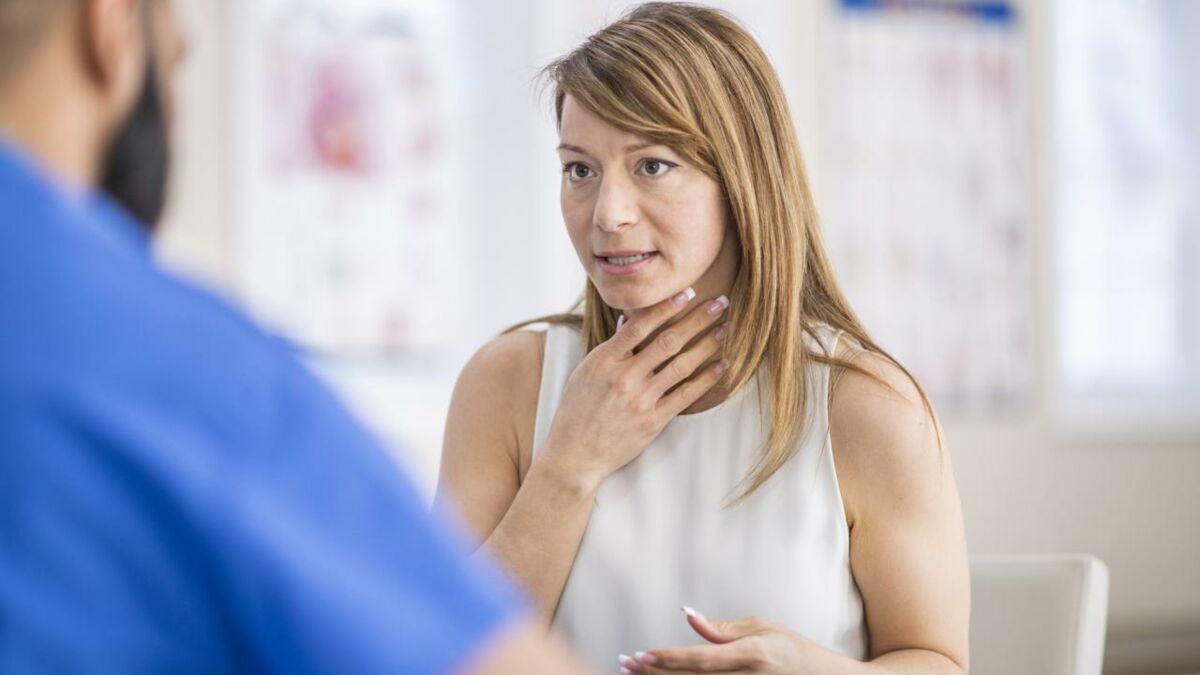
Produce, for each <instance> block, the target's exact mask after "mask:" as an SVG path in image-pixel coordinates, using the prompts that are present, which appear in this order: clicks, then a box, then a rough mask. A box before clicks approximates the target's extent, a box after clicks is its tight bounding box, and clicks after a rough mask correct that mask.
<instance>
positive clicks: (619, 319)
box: [617, 314, 625, 330]
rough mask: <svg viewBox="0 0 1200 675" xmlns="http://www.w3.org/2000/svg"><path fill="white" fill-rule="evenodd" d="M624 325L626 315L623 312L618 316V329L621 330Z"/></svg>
mask: <svg viewBox="0 0 1200 675" xmlns="http://www.w3.org/2000/svg"><path fill="white" fill-rule="evenodd" d="M624 325H625V315H624V314H622V315H621V316H618V317H617V330H621V326H624Z"/></svg>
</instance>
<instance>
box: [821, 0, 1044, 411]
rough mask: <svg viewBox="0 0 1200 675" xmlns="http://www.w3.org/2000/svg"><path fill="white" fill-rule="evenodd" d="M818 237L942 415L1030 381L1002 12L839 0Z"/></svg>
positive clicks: (1025, 160) (983, 5)
mask: <svg viewBox="0 0 1200 675" xmlns="http://www.w3.org/2000/svg"><path fill="white" fill-rule="evenodd" d="M829 20H830V22H831V27H830V30H829V31H828V40H829V50H828V58H829V64H828V65H829V68H828V73H827V77H826V78H825V80H824V82H825V84H824V85H823V89H824V90H825V93H826V95H827V97H828V108H827V110H828V113H827V114H828V127H829V134H828V143H829V146H828V147H826V148H823V153H822V155H823V157H824V158H825V160H826V162H825V163H826V166H825V168H826V169H827V173H828V177H827V180H826V181H825V183H826V185H825V188H826V189H825V190H824V193H823V194H822V195H819V196H820V197H822V198H823V199H822V201H820V202H819V203H818V206H819V207H820V210H821V212H822V216H823V223H824V233H825V236H826V239H827V242H828V245H829V248H830V251H831V255H832V257H833V259H834V264H835V266H836V269H837V272H838V274H839V277H840V279H841V281H842V283H843V285H844V289H845V290H846V292H847V294H848V295H849V298H850V301H851V303H852V304H853V306H854V307H855V308H856V309H857V310H858V312H859V313H860V316H861V318H862V319H863V321H864V323H865V324H866V327H867V329H868V331H869V332H870V333H871V334H872V335H873V336H874V337H875V338H876V340H877V341H878V342H879V343H880V344H881V345H883V346H884V347H885V348H886V349H888V350H889V351H891V352H892V354H893V355H894V356H896V357H897V358H898V359H899V360H900V361H901V363H903V364H904V365H906V366H907V367H909V369H910V370H911V371H912V372H913V373H914V374H915V375H916V376H917V378H918V379H919V380H920V381H921V383H922V384H923V385H924V386H925V388H926V389H927V391H928V392H929V394H930V395H931V397H932V398H933V399H934V402H935V403H936V404H937V405H938V406H939V408H941V409H942V410H943V411H944V412H948V413H950V414H959V413H963V414H971V415H974V414H979V413H982V414H990V413H994V412H1005V411H1012V410H1014V409H1017V408H1019V407H1022V406H1023V404H1024V402H1025V401H1026V400H1027V396H1028V394H1029V390H1030V386H1031V378H1032V367H1031V358H1032V357H1031V353H1032V348H1031V343H1032V339H1031V335H1030V321H1031V315H1032V311H1031V307H1030V305H1031V294H1032V284H1031V275H1032V263H1031V260H1030V232H1029V210H1030V209H1029V203H1030V201H1031V200H1030V196H1029V189H1028V186H1029V184H1030V176H1029V170H1030V165H1031V161H1030V156H1029V148H1030V144H1031V141H1030V138H1029V126H1030V125H1029V122H1028V115H1029V113H1028V105H1027V87H1026V82H1025V80H1026V78H1025V76H1024V74H1025V62H1024V58H1025V44H1024V38H1023V34H1022V22H1021V17H1020V15H1019V14H1018V13H1017V11H1016V9H1015V8H1014V6H1012V5H1010V4H1009V3H1007V2H970V3H967V2H918V1H906V2H896V1H886V0H839V1H838V2H836V3H835V6H834V7H833V8H832V10H831V12H830V18H829Z"/></svg>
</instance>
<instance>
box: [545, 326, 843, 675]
mask: <svg viewBox="0 0 1200 675" xmlns="http://www.w3.org/2000/svg"><path fill="white" fill-rule="evenodd" d="M817 332H818V335H819V337H820V344H819V345H814V342H813V341H812V340H811V339H810V338H808V337H807V336H806V337H805V340H806V344H807V345H808V346H809V348H810V349H812V348H815V349H817V350H823V351H824V352H825V353H828V354H832V353H833V349H834V346H835V343H836V341H837V338H838V333H837V332H836V331H834V330H833V329H832V328H829V327H827V326H826V327H822V328H821V329H819V330H818V331H817ZM545 344H546V347H545V360H544V364H543V366H542V384H541V392H540V394H539V396H538V407H537V421H536V424H535V435H534V441H533V452H534V461H536V455H537V450H538V448H539V447H540V446H541V444H542V443H543V442H544V441H545V439H546V435H547V433H548V432H549V430H550V423H551V421H552V420H553V419H554V413H555V411H556V410H557V409H558V404H559V401H560V399H561V397H562V393H563V389H564V387H565V386H566V383H567V378H568V377H569V376H570V375H571V373H572V372H573V371H574V369H575V367H576V366H577V365H578V364H579V362H580V361H581V360H582V359H583V356H584V349H585V345H584V342H583V337H582V335H581V334H580V332H579V331H577V330H575V329H574V328H571V327H568V326H551V327H550V328H549V329H548V330H547V332H546V342H545ZM808 377H809V398H808V401H809V404H808V406H809V412H808V420H807V423H806V425H805V430H806V431H805V432H804V434H803V436H802V438H801V440H800V447H799V451H798V452H797V453H796V455H795V456H794V457H793V458H792V459H791V460H790V461H789V462H788V463H786V464H785V465H784V466H783V467H782V468H781V469H780V470H779V472H778V473H776V474H775V475H774V476H772V477H771V479H770V480H768V481H767V482H766V483H765V484H764V485H763V486H762V487H760V488H759V489H758V491H757V492H755V493H754V494H753V495H751V496H750V497H749V498H748V499H746V500H744V501H742V502H741V503H740V504H738V505H737V506H732V507H728V508H722V507H723V505H724V504H726V503H727V502H728V501H730V498H731V497H735V496H736V495H737V494H739V492H738V491H737V490H736V488H737V487H738V483H739V481H741V480H742V478H743V477H745V476H746V475H747V474H748V473H749V472H750V471H751V470H752V468H753V466H754V464H755V461H756V460H757V459H758V456H759V453H760V448H761V446H762V443H763V441H764V440H765V439H766V432H767V431H768V430H769V426H768V424H767V422H768V419H769V418H768V416H767V415H768V413H767V409H765V408H764V407H763V406H762V405H761V404H760V394H759V391H758V386H757V382H758V378H757V377H755V378H753V379H751V380H750V382H749V383H747V385H746V386H744V387H742V389H741V390H740V391H738V392H737V393H735V394H734V395H733V397H731V398H730V399H728V400H727V401H725V402H724V403H722V404H721V405H718V406H716V407H715V408H711V409H709V410H706V411H703V412H700V413H696V414H692V415H683V416H680V417H677V418H676V419H674V420H673V421H672V422H671V423H670V424H669V425H668V426H667V428H666V429H665V430H664V431H663V433H662V434H661V435H660V436H659V437H658V438H657V439H655V441H654V442H653V443H651V444H650V446H649V447H647V448H646V450H645V451H644V452H643V453H642V454H641V456H639V457H638V458H637V459H636V460H634V461H633V462H631V463H629V464H628V465H626V466H625V467H624V468H622V469H621V470H619V471H617V472H616V473H614V474H612V475H611V476H610V477H609V478H608V479H607V480H605V481H604V483H603V484H602V485H601V487H600V490H599V492H598V493H597V496H596V505H595V508H594V509H593V511H592V516H591V520H590V522H589V523H588V527H587V531H586V533H585V534H584V536H583V541H582V543H581V545H580V547H579V553H578V555H577V556H576V558H575V563H574V566H573V567H572V569H571V574H570V576H569V577H568V579H567V584H566V587H565V589H564V590H563V594H562V599H561V601H560V603H559V606H558V612H557V614H556V615H555V617H554V622H553V625H554V627H555V628H556V629H557V630H558V631H559V632H560V633H562V634H563V635H564V636H565V637H566V638H567V640H568V641H570V642H571V643H572V646H574V647H575V649H576V650H578V651H579V653H581V654H582V655H583V656H584V658H585V659H586V660H587V661H589V662H590V663H591V665H592V666H593V667H595V668H597V669H599V670H600V671H602V672H610V671H614V670H615V669H616V665H615V664H616V663H617V661H616V659H617V655H618V654H632V653H634V652H636V651H642V650H647V649H655V648H661V647H677V646H685V645H692V644H704V640H703V639H702V638H700V637H699V636H698V635H696V634H695V632H694V631H693V630H692V629H691V627H690V626H688V624H687V622H686V621H685V619H684V615H683V613H682V612H681V611H680V608H681V607H682V606H683V605H689V606H691V607H694V608H695V609H697V610H698V611H700V612H702V613H704V614H706V615H707V616H709V617H711V618H717V619H738V618H744V617H751V616H755V617H760V618H763V619H766V620H768V621H770V622H772V623H775V624H776V625H779V626H783V627H786V628H789V629H791V630H793V631H796V632H797V633H799V634H801V635H803V636H804V637H806V638H808V639H809V640H811V641H813V642H815V643H817V644H819V645H822V646H824V647H827V648H829V649H832V650H834V651H837V652H840V653H842V654H845V655H847V656H850V657H853V658H856V659H860V660H862V659H865V658H866V656H867V632H866V625H865V623H864V620H863V605H862V597H861V596H860V594H859V591H858V586H857V585H856V584H855V582H854V577H853V575H852V574H851V571H850V548H849V546H850V533H849V528H848V526H847V523H846V516H845V511H844V509H843V506H842V498H841V493H840V492H839V490H838V481H837V475H836V472H835V470H834V465H833V453H832V448H831V444H830V440H829V414H828V391H829V368H828V367H827V366H823V365H821V364H811V365H810V368H809V373H808Z"/></svg>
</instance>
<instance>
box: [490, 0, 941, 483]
mask: <svg viewBox="0 0 1200 675" xmlns="http://www.w3.org/2000/svg"><path fill="white" fill-rule="evenodd" d="M544 73H545V75H546V76H547V79H548V81H549V82H550V83H551V84H552V86H553V92H554V104H555V111H556V114H557V118H558V120H559V122H560V123H561V120H562V110H563V102H564V100H565V98H566V97H567V96H568V95H569V96H572V97H574V99H575V100H576V101H577V102H578V103H579V104H581V105H582V106H584V107H585V108H587V109H588V110H590V111H591V112H593V113H594V114H596V115H597V116H599V117H600V118H601V119H603V120H604V121H605V122H607V123H608V124H610V125H612V126H613V127H616V128H618V129H620V130H622V131H625V132H628V133H632V134H635V135H638V136H641V137H643V138H646V139H648V140H650V141H653V142H656V143H661V144H664V145H667V146H669V147H671V148H672V149H674V150H675V151H677V152H679V153H680V154H681V155H682V156H684V157H685V158H686V159H687V161H688V162H689V163H691V164H692V165H694V166H695V167H697V168H698V169H699V170H701V171H703V172H704V173H706V174H707V175H708V176H710V177H711V178H712V179H713V180H715V181H717V183H718V184H719V185H720V186H721V189H722V192H723V194H724V196H725V199H726V204H727V210H728V213H729V217H730V218H731V220H732V223H733V225H734V231H735V232H736V233H737V237H738V243H739V244H740V246H739V248H740V254H739V255H740V264H739V268H738V273H737V277H736V279H735V281H734V284H733V288H732V290H731V293H730V299H731V301H732V304H731V309H730V327H731V330H730V332H729V337H728V338H727V339H726V341H725V358H726V360H727V361H728V363H729V368H728V370H727V371H726V375H725V380H724V383H723V384H724V386H725V387H726V388H727V389H728V390H729V391H730V392H731V393H732V392H736V391H737V390H738V389H740V388H741V387H743V386H745V385H746V383H747V382H748V381H749V380H750V379H751V377H753V376H754V374H755V373H756V372H758V370H759V368H760V366H764V365H765V366H766V368H765V372H767V373H769V374H770V378H769V381H768V382H766V383H764V382H762V381H761V380H760V381H759V386H760V387H762V386H763V385H764V384H766V385H767V386H769V396H770V399H769V401H770V404H771V422H772V424H771V429H770V432H769V435H768V437H767V439H766V442H765V443H764V446H763V448H762V452H761V454H760V456H759V459H758V462H757V464H756V465H755V467H754V469H753V470H752V472H751V473H750V474H749V475H747V476H746V478H745V479H744V480H743V481H742V485H744V486H745V487H744V490H743V491H742V492H741V494H740V495H738V497H737V500H736V501H740V500H741V499H744V498H745V497H747V496H749V495H750V494H752V493H753V492H754V491H755V490H757V489H758V488H759V487H761V486H762V485H763V483H765V482H766V481H767V480H768V479H769V478H770V477H771V476H772V475H773V474H774V473H775V472H776V471H778V470H779V468H780V467H782V466H783V465H784V464H785V463H786V462H787V461H788V460H789V459H790V458H791V457H792V455H793V454H794V452H795V450H796V447H797V442H798V440H799V438H800V435H801V432H802V431H803V426H804V420H805V419H806V413H807V410H808V405H809V400H808V399H809V395H810V392H809V391H808V379H807V378H806V377H805V373H806V367H807V365H808V363H809V362H810V361H814V362H817V363H822V364H826V365H828V366H830V367H835V366H836V367H838V368H841V369H846V370H852V371H855V372H859V373H862V374H864V375H867V376H869V377H872V378H873V379H875V380H878V381H882V380H881V379H880V378H879V377H878V376H876V375H875V374H874V373H871V372H869V371H867V370H866V369H864V368H862V367H861V366H859V365H857V364H855V363H852V362H850V361H848V360H845V359H840V358H837V356H836V355H835V354H826V353H822V352H812V351H809V350H808V349H806V348H805V346H804V344H803V341H802V339H801V335H802V334H804V333H807V334H809V335H810V336H813V337H815V330H816V326H818V325H820V324H827V325H829V326H831V327H833V328H835V329H838V330H840V331H842V332H843V333H844V334H845V335H846V336H848V337H850V338H853V340H854V341H855V342H857V343H858V346H859V347H861V349H863V350H865V351H867V352H874V353H876V354H879V355H881V356H883V357H885V358H886V359H887V360H888V361H890V362H892V363H894V364H895V365H896V366H897V367H899V368H900V369H901V371H903V372H904V374H905V375H907V376H908V377H909V379H912V381H913V384H914V385H916V386H917V391H918V392H919V393H920V397H921V400H922V403H923V404H924V406H925V408H926V410H927V411H928V413H929V415H930V417H931V418H932V416H933V410H932V407H931V406H930V403H929V400H928V398H927V397H926V396H925V393H924V391H922V390H921V388H920V386H919V385H917V383H916V380H915V379H913V378H912V375H911V374H909V373H908V371H907V370H905V369H904V368H903V366H900V364H899V363H898V362H896V360H895V359H894V358H892V357H891V356H890V355H888V354H887V353H886V352H885V351H884V350H883V349H881V348H880V347H879V346H878V345H877V344H875V342H874V341H873V340H871V338H870V336H869V335H868V334H867V331H866V329H864V328H863V326H862V324H861V322H860V321H859V319H858V317H857V316H856V315H855V313H854V311H853V310H852V309H851V308H850V305H849V303H848V302H847V301H846V298H845V296H844V295H843V294H842V291H841V289H840V288H839V287H838V284H837V281H836V280H835V279H834V274H833V269H832V266H831V265H830V262H829V259H828V257H827V256H826V253H825V247H824V244H823V243H822V240H821V232H820V228H819V222H818V218H817V213H816V209H815V208H814V207H813V200H812V195H811V193H810V191H809V187H808V179H807V176H806V174H805V169H804V163H803V160H802V158H801V154H800V147H799V143H798V142H797V139H796V134H795V129H794V128H793V126H792V121H791V117H790V113H789V111H788V105H787V100H786V98H785V97H784V93H783V89H782V87H781V86H780V83H779V80H778V77H777V76H776V74H775V71H774V69H773V68H772V67H771V64H770V62H769V61H768V60H767V57H766V55H765V54H764V53H763V51H762V49H761V48H760V47H759V46H758V44H757V43H756V42H755V41H754V39H753V38H752V37H751V36H750V35H749V34H748V33H747V32H746V30H745V29H743V28H742V27H741V26H740V25H739V24H738V23H737V22H736V21H735V20H734V19H732V18H731V17H730V16H728V15H727V14H725V13H724V12H721V11H718V10H715V9H712V8H708V7H704V6H700V5H694V4H690V3H681V2H651V3H647V4H644V5H641V6H639V7H636V8H634V9H633V10H631V11H630V12H628V13H627V14H625V15H624V16H623V17H622V18H621V19H620V20H618V21H616V22H615V23H612V24H610V25H608V26H607V27H605V28H603V29H602V30H600V31H599V32H597V33H595V34H593V35H592V36H590V37H589V38H587V40H586V41H584V43H583V44H582V45H581V46H580V47H578V48H577V49H575V50H574V51H572V52H571V53H569V54H567V55H566V56H564V57H562V58H560V59H558V60H557V61H554V62H553V63H551V64H550V65H549V66H547V67H546V69H545V71H544ZM617 316H618V312H617V311H616V310H614V309H613V308H612V307H609V306H608V305H606V304H605V303H604V300H603V299H602V298H601V297H600V294H599V292H598V291H597V290H596V287H595V286H594V285H593V284H592V283H591V282H590V281H588V282H587V285H586V288H585V290H584V294H583V297H582V298H581V300H580V302H579V304H578V305H577V306H576V307H575V308H574V309H573V310H572V312H570V313H567V314H557V315H553V316H546V317H540V318H538V319H533V320H531V321H527V322H523V323H521V324H518V325H517V326H514V327H513V328H511V329H509V330H514V329H516V328H520V327H522V326H526V325H530V324H533V323H546V322H548V323H565V324H571V325H574V326H577V327H578V328H580V329H581V331H582V332H583V335H584V337H585V338H586V341H587V350H588V351H589V352H590V351H591V350H592V349H594V348H595V347H596V346H597V345H599V344H600V343H601V342H604V341H606V340H608V339H609V338H610V337H611V336H612V335H613V332H614V331H615V329H616V320H617ZM840 372H844V371H839V373H840ZM885 384H886V383H885ZM763 400H766V399H763ZM935 426H936V425H935Z"/></svg>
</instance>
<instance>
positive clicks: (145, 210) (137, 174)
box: [100, 58, 170, 233]
mask: <svg viewBox="0 0 1200 675" xmlns="http://www.w3.org/2000/svg"><path fill="white" fill-rule="evenodd" d="M165 117H166V116H165V114H164V112H163V106H162V97H161V96H160V95H159V91H158V77H157V75H156V72H155V68H154V62H153V58H148V59H147V64H146V74H145V79H144V81H143V83H142V90H141V93H139V94H138V98H137V101H136V102H135V103H134V106H133V109H132V110H131V111H130V112H129V115H128V117H127V118H126V119H125V121H124V123H123V124H122V125H121V126H120V128H119V129H118V130H117V132H116V133H115V134H114V135H113V138H112V141H111V142H110V144H109V147H108V150H107V152H106V154H105V156H104V162H103V165H102V171H101V181H100V188H101V189H102V190H103V191H104V192H106V193H108V195H109V196H110V197H112V198H113V199H115V200H116V201H117V202H118V203H120V204H121V205H122V206H124V207H125V209H126V210H127V211H128V212H129V213H130V214H131V215H132V216H133V217H134V218H135V219H137V221H138V223H139V224H141V225H142V227H143V228H145V230H146V231H147V232H150V233H153V232H154V231H155V230H156V229H157V227H158V221H159V219H160V218H161V217H162V212H163V207H164V205H165V203H166V193H167V171H168V164H169V154H170V153H169V148H168V140H167V126H166V119H165Z"/></svg>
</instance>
